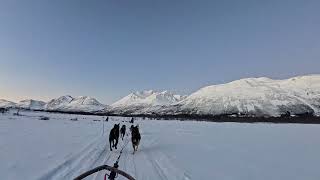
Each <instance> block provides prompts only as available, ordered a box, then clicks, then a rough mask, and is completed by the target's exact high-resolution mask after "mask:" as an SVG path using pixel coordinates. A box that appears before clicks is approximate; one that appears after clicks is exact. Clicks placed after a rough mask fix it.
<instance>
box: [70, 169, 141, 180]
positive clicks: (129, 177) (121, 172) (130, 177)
mask: <svg viewBox="0 0 320 180" xmlns="http://www.w3.org/2000/svg"><path fill="white" fill-rule="evenodd" d="M102 170H108V171H114V172H116V173H118V174H120V175H122V176H124V177H126V178H127V179H129V180H135V179H134V178H133V177H132V176H130V175H129V174H127V173H126V172H124V171H121V170H119V169H117V168H114V167H111V166H108V165H102V166H98V167H96V168H94V169H91V170H89V171H87V172H85V173H83V174H81V175H80V176H78V177H76V178H74V180H82V179H84V178H86V177H88V176H90V175H92V174H94V173H96V172H99V171H102Z"/></svg>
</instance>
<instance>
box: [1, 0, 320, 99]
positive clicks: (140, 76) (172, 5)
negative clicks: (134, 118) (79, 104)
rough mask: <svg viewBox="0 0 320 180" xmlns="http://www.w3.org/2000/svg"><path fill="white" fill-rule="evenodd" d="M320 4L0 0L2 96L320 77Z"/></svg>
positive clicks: (292, 0) (102, 93)
mask: <svg viewBox="0 0 320 180" xmlns="http://www.w3.org/2000/svg"><path fill="white" fill-rule="evenodd" d="M319 9H320V1H317V0H314V1H308V0H299V1H298V0H269V1H265V0H256V1H248V0H243V1H239V0H233V1H232V0H220V1H214V0H210V1H206V0H199V1H193V0H185V1H182V0H161V1H160V0H159V1H155V0H143V1H141V0H112V1H108V0H90V1H88V0H67V1H66V0H57V1H52V0H51V1H46V0H28V1H25V0H0V98H5V99H9V100H15V101H16V100H21V99H24V98H35V99H42V100H49V99H51V98H55V97H58V96H60V95H65V94H70V95H73V96H79V95H88V96H93V97H96V98H97V99H98V100H99V101H101V102H103V103H107V104H108V103H112V102H114V101H115V100H117V99H119V98H120V97H122V96H125V95H127V94H128V93H130V92H131V91H137V90H145V89H156V90H164V89H167V90H172V91H175V92H177V93H183V94H188V93H191V92H193V91H195V90H197V89H199V88H200V87H203V86H206V85H211V84H217V83H223V82H228V81H231V80H235V79H239V78H243V77H259V76H267V77H271V78H287V77H291V76H295V75H303V74H314V73H319V72H320V71H319V69H320V59H319V58H320V36H319V34H320V11H319Z"/></svg>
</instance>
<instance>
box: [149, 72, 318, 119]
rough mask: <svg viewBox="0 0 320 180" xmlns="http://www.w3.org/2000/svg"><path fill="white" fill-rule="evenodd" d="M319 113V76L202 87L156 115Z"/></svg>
mask: <svg viewBox="0 0 320 180" xmlns="http://www.w3.org/2000/svg"><path fill="white" fill-rule="evenodd" d="M286 112H290V113H291V114H304V113H309V114H316V115H319V114H320V75H309V76H299V77H294V78H290V79H285V80H272V79H269V78H264V77H262V78H246V79H241V80H236V81H233V82H230V83H226V84H220V85H212V86H207V87H204V88H201V89H200V90H198V91H196V92H195V93H193V94H191V95H190V96H188V97H187V98H186V99H184V100H182V101H180V102H179V103H176V104H173V105H171V106H169V107H167V108H163V109H160V110H157V111H154V112H149V113H157V114H197V115H224V114H244V115H253V116H280V115H281V114H284V113H286Z"/></svg>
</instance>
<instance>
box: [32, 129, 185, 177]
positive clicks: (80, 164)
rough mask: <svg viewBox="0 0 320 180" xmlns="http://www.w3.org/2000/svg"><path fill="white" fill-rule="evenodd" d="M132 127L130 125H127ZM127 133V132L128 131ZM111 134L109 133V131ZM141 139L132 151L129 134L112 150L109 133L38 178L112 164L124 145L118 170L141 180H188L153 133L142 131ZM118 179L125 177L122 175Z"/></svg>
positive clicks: (72, 173)
mask: <svg viewBox="0 0 320 180" xmlns="http://www.w3.org/2000/svg"><path fill="white" fill-rule="evenodd" d="M127 126H129V124H127ZM127 132H128V131H127ZM107 134H108V133H107ZM141 135H142V137H144V138H143V139H142V142H141V143H140V146H139V149H138V151H137V152H136V153H135V154H133V149H132V144H131V135H129V134H127V135H126V136H125V138H124V140H121V138H119V143H118V148H117V149H113V151H110V150H109V142H108V141H107V139H108V136H106V135H105V136H102V137H99V138H97V139H95V140H93V141H92V142H91V143H89V144H88V145H87V146H86V147H84V148H83V149H82V150H80V151H79V152H76V153H74V155H72V156H71V157H70V158H68V159H66V160H65V161H63V162H61V163H59V164H58V165H57V166H55V167H52V168H51V169H50V170H48V172H47V173H45V174H44V175H41V177H40V178H38V180H49V179H52V180H54V179H74V178H75V177H77V176H79V175H80V174H82V173H84V172H86V171H88V170H90V169H93V168H95V167H97V166H100V165H104V164H106V165H109V166H113V164H114V163H115V162H116V161H117V158H118V156H119V155H120V150H121V148H122V147H124V149H123V152H122V155H121V157H120V159H119V169H121V170H123V171H125V172H127V173H129V174H130V175H132V176H133V177H135V178H136V179H139V180H150V179H159V180H169V179H170V180H189V179H190V178H189V176H188V175H187V173H186V172H184V171H183V170H182V169H179V168H178V167H176V166H175V165H174V163H173V161H171V160H170V158H169V157H168V156H167V155H166V154H165V153H162V152H161V151H160V150H161V149H159V150H157V149H156V148H155V145H156V143H157V139H156V138H155V137H152V136H148V135H146V136H144V134H143V133H142V134H141ZM106 173H107V174H109V173H110V172H109V171H101V172H99V173H96V174H93V175H91V176H89V177H87V178H86V179H93V180H102V179H103V178H104V175H105V174H106ZM117 179H119V180H121V179H126V178H124V177H121V176H119V177H118V178H117Z"/></svg>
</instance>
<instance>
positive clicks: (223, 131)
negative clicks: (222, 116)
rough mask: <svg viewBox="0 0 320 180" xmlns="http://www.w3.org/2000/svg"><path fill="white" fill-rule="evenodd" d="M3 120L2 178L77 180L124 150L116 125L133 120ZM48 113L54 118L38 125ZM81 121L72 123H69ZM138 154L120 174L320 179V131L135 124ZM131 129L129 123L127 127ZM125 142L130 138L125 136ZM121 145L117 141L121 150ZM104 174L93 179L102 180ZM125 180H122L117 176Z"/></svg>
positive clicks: (181, 179)
mask: <svg viewBox="0 0 320 180" xmlns="http://www.w3.org/2000/svg"><path fill="white" fill-rule="evenodd" d="M21 114H22V115H23V116H13V115H12V112H11V113H9V114H5V115H1V114H0V179H1V180H15V179H17V180H19V179H25V180H36V179H43V180H47V179H55V180H56V179H67V180H68V179H72V178H74V177H76V176H77V175H79V174H81V173H83V172H85V171H86V170H89V169H90V168H94V167H96V166H99V165H102V164H108V165H112V164H113V163H114V162H115V160H116V158H117V156H118V155H119V148H118V150H116V151H113V152H110V151H109V149H108V148H106V147H108V146H109V145H108V144H107V139H108V134H109V130H110V129H111V127H112V126H113V124H115V123H118V122H120V123H121V124H123V122H122V121H124V120H125V121H127V120H129V119H128V118H120V117H110V118H109V122H105V123H104V127H105V132H104V133H103V121H94V120H102V119H103V117H95V116H82V115H66V114H47V113H40V112H37V113H36V112H21ZM41 115H45V116H48V117H50V120H48V121H43V120H39V116H41ZM75 117H77V118H78V121H71V120H70V119H71V118H75ZM135 123H136V124H139V126H140V131H141V135H142V140H141V145H140V147H139V150H138V152H137V153H136V154H135V155H133V154H132V146H131V144H129V145H128V146H126V148H125V150H124V153H123V155H122V156H121V159H120V164H119V166H120V167H119V169H121V170H124V171H126V172H127V173H129V174H131V175H132V176H133V177H135V178H136V179H138V180H144V179H145V180H157V179H159V180H162V179H168V180H190V179H193V180H215V179H217V180H302V179H303V180H319V179H320V171H319V165H320V155H319V152H320V138H319V137H320V125H300V124H263V123H259V124H240V123H209V122H180V121H147V120H136V122H135ZM128 126H130V125H129V124H127V127H128ZM127 138H128V137H127ZM122 145H123V141H121V140H120V144H119V147H122ZM103 175H104V174H103V173H100V174H97V175H95V176H91V177H90V178H88V179H99V180H103ZM118 179H124V178H118Z"/></svg>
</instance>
